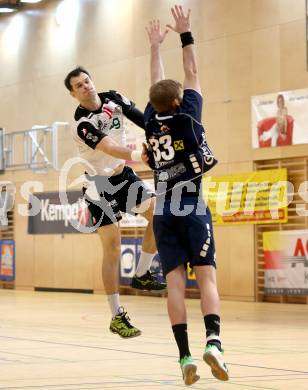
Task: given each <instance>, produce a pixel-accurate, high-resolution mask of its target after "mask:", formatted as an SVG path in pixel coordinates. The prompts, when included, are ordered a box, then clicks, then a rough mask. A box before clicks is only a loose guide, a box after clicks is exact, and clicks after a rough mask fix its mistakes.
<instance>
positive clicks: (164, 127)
mask: <svg viewBox="0 0 308 390" xmlns="http://www.w3.org/2000/svg"><path fill="white" fill-rule="evenodd" d="M160 125H161V123H160ZM169 130H170V128H169V127H168V126H167V125H162V126H161V127H160V131H163V132H165V131H169Z"/></svg>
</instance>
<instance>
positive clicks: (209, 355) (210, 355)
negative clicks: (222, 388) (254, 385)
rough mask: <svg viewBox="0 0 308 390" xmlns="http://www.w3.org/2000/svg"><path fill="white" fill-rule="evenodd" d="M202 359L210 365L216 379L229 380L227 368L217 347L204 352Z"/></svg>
mask: <svg viewBox="0 0 308 390" xmlns="http://www.w3.org/2000/svg"><path fill="white" fill-rule="evenodd" d="M203 360H204V361H205V363H206V364H208V365H209V366H210V367H211V370H212V374H213V375H214V377H215V378H216V379H219V380H220V381H227V380H229V373H228V368H227V366H226V363H225V362H224V361H223V358H222V356H221V352H220V351H219V350H218V349H216V348H215V349H214V348H213V349H211V350H210V351H207V352H204V354H203Z"/></svg>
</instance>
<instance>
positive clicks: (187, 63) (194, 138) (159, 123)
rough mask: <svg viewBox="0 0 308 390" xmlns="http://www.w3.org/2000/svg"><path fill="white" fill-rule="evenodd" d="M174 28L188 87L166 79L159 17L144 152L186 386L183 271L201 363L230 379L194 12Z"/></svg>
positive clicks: (193, 373) (153, 34)
mask: <svg viewBox="0 0 308 390" xmlns="http://www.w3.org/2000/svg"><path fill="white" fill-rule="evenodd" d="M171 11H172V16H173V19H174V22H175V25H174V26H171V25H167V27H168V29H169V30H173V31H174V32H176V33H178V34H179V35H180V38H181V42H182V48H183V52H182V54H183V69H184V83H183V90H182V86H181V84H180V83H179V82H177V81H174V80H170V79H165V75H164V68H163V64H162V58H161V55H160V45H161V43H162V42H163V41H164V39H165V37H166V35H167V32H168V31H169V30H168V29H167V30H166V31H165V32H162V31H161V29H160V24H159V21H158V20H153V21H151V22H150V23H149V26H148V27H147V33H148V37H149V42H150V47H151V60H150V68H151V88H150V93H149V97H150V99H149V103H148V105H147V106H146V109H145V113H144V115H145V125H146V139H147V151H146V152H144V154H143V159H144V161H147V162H148V164H149V166H150V167H151V169H153V172H154V181H155V189H156V194H157V205H156V211H155V215H154V221H153V223H154V234H155V239H156V244H157V249H158V252H159V255H160V258H161V261H162V266H163V271H164V274H165V275H166V279H167V289H168V314H169V318H170V322H171V325H172V329H173V333H174V337H175V340H176V343H177V346H178V349H179V355H180V358H179V363H180V366H181V370H182V374H183V380H184V382H185V384H186V385H191V384H193V383H195V382H196V381H197V380H198V379H199V376H198V375H197V367H196V365H195V363H194V361H193V359H192V357H191V354H190V350H189V343H188V334H187V315H186V307H185V302H184V296H185V282H186V275H185V270H186V266H187V263H189V264H190V266H191V267H192V268H193V270H194V272H195V274H196V279H197V283H198V286H199V289H200V296H201V310H202V315H203V317H204V324H205V333H206V342H205V349H204V353H203V360H204V361H205V362H206V363H207V364H208V365H209V366H210V367H211V370H212V374H213V375H214V376H215V377H216V378H217V379H220V380H223V381H225V380H228V379H229V374H228V369H227V366H226V364H225V362H224V360H223V350H222V347H221V340H220V303H219V295H218V291H217V285H216V255H215V244H214V237H213V228H212V220H211V213H210V210H209V209H208V207H207V206H206V204H205V203H204V201H203V197H202V175H203V173H205V172H206V171H208V170H209V169H211V168H212V167H213V166H214V165H215V164H216V163H217V161H216V159H215V157H214V156H213V154H212V152H211V150H210V148H209V147H208V145H207V142H206V137H205V130H204V127H203V126H202V123H201V116H202V103H203V99H202V95H201V88H200V82H199V78H198V71H197V66H196V55H195V49H194V39H193V37H192V33H191V28H190V10H189V11H188V12H187V14H186V15H185V14H184V12H183V9H182V7H181V6H175V7H174V8H172V10H171Z"/></svg>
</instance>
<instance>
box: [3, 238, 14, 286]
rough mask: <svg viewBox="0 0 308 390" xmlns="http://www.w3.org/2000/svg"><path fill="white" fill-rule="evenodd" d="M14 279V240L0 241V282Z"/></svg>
mask: <svg viewBox="0 0 308 390" xmlns="http://www.w3.org/2000/svg"><path fill="white" fill-rule="evenodd" d="M14 279H15V243H14V240H1V241H0V280H5V281H13V280H14Z"/></svg>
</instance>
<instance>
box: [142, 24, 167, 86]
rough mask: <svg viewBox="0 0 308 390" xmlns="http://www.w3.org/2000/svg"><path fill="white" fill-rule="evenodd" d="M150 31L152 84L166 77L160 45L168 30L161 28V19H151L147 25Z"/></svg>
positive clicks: (147, 29)
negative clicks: (162, 30)
mask: <svg viewBox="0 0 308 390" xmlns="http://www.w3.org/2000/svg"><path fill="white" fill-rule="evenodd" d="M146 31H147V33H148V37H149V42H150V46H151V62H150V70H151V85H153V84H155V83H157V82H158V81H160V80H163V79H164V78H165V73H164V66H163V62H162V58H161V54H160V45H161V44H162V43H163V41H164V39H165V37H166V35H167V33H168V30H165V31H164V32H163V33H162V32H161V29H160V22H159V20H151V21H150V22H149V25H148V26H147V27H146Z"/></svg>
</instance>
